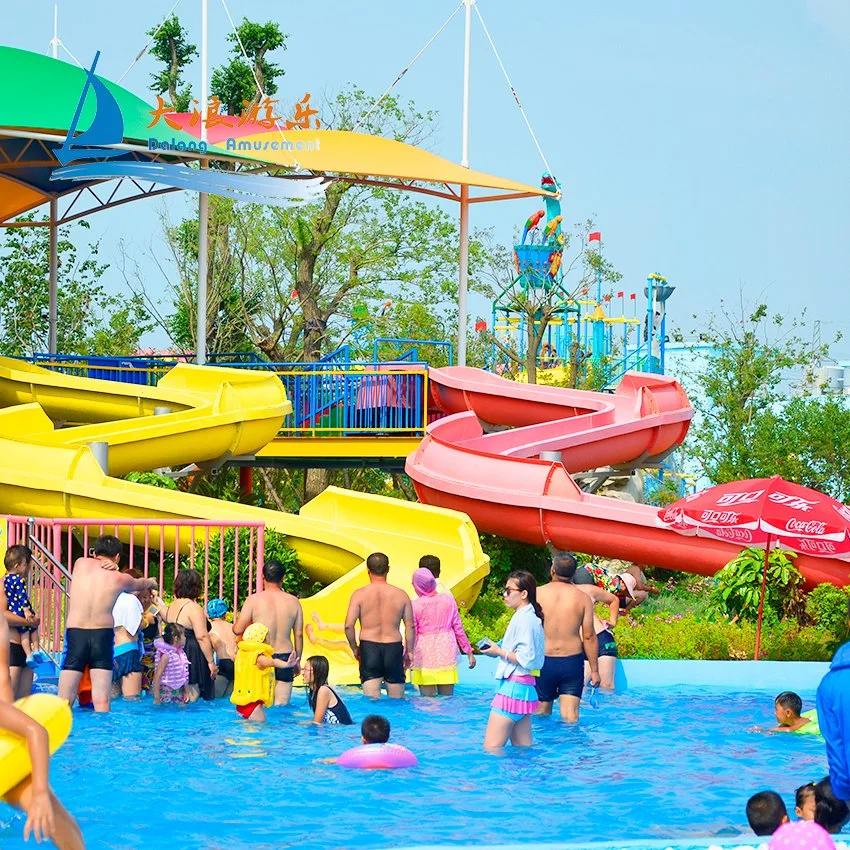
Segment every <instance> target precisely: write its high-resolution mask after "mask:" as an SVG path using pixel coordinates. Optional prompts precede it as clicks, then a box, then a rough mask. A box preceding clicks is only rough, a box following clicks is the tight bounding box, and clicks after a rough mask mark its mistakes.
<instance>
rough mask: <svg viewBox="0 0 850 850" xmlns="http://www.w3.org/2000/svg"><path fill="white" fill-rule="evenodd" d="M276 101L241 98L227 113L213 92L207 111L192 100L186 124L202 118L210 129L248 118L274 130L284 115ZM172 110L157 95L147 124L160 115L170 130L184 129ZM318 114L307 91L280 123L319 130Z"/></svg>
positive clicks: (192, 124) (290, 127) (241, 122)
mask: <svg viewBox="0 0 850 850" xmlns="http://www.w3.org/2000/svg"><path fill="white" fill-rule="evenodd" d="M279 102H280V101H278V100H273V99H272V98H270V97H265V98H263V99H262V100H260V101H248V100H245V101H242V104H243V108H242V112H241V113H240V114H239V115H228V114H227V112H226V111H223V107H224V104H223V103H222V102H221V100H220V99H219V98H218V97H217V96H216V95H213V96H212V97H211V98H210V99H209V102H208V104H207V109H206V110H205V111H206V115H204V114H203V113H202V111H201V110H200V109H198V106H197V104H198V101H197V100H195V101H193V103H195V104H196V105H195V107H194V108H193V109H192V114H191V117H190V118H189V123H188V126H189V127H197V126H198V125H199V124H200V123H201V122H202V121H203V123H204V124H205V125H206V127H207V128H208V129H212V128H213V127H219V126H223V127H243V126H244V125H245V124H247V123H249V122H251V123H254V124H258V125H259V126H261V127H264V128H265V129H267V130H273V129H274V128H275V127H276V126H278V125H279V122H281V121H282V119H283V116H281V115H275V104H277V103H279ZM172 114H174V108H173V107H172V106H170V105H169V104H167V103H166V102H165V101H164V100H163V98H162V96H161V95H157V96H156V108H155V109H152V110H151V111H150V115H151V117H152V119H153V120H152V121H151V123H150V124H148V126H147V129H150V128H151V127H154V126H156V125H157V124H158V123H159V121H160V119H164V120H165V123H166V124H167V125H168V126H169V127H171V129H172V130H180V129H183V127H182V125H181V124H180V123H179V122H177V121H175V120H174V119H173V118H169V115H172ZM318 114H319V110H318V109H313V108H312V107H311V106H310V93H309V92H308V93H307V94H305V95H304V97H302V98H301V100H299V101H298V103H296V104H295V115H294V116H293V117H292V118H291V119H288V120H283V126H284V127H285V128H286V129H287V130H318V129H319V128H320V127H321V126H322V122H321V121H320V120H319V119H318V118H316V117H315V116H316V115H318Z"/></svg>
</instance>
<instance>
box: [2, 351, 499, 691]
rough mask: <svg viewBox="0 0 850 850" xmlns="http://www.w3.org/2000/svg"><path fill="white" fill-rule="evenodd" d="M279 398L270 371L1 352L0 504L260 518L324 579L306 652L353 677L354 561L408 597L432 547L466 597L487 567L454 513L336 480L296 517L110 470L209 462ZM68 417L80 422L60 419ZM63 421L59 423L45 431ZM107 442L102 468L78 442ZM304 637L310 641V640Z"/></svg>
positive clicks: (64, 513)
mask: <svg viewBox="0 0 850 850" xmlns="http://www.w3.org/2000/svg"><path fill="white" fill-rule="evenodd" d="M290 410H291V406H290V403H289V401H288V400H287V398H286V393H285V390H284V388H283V384H282V383H281V381H280V379H279V378H277V377H276V376H275V375H270V374H268V373H262V372H256V371H252V370H247V369H246V370H241V369H223V368H216V367H211V366H200V367H199V366H193V365H188V364H178V365H177V366H175V367H174V368H173V369H172V370H171V371H170V372H169V373H168V374H167V375H166V376H165V377H163V378H162V380H161V381H160V382H159V384H158V386H156V387H147V386H139V385H133V384H123V383H117V382H112V381H101V380H97V379H91V378H79V377H74V376H68V375H63V374H60V373H57V372H52V371H48V370H46V369H41V368H39V367H38V366H33V365H31V364H28V363H23V362H21V361H17V360H12V359H8V358H2V357H0V511H2V512H4V513H9V514H18V515H25V516H41V517H73V518H104V519H107V518H108V519H115V518H127V519H131V518H132V519H169V518H173V519H186V518H191V519H204V520H221V521H228V520H245V521H261V522H263V523H265V525H266V527H267V528H270V529H274V530H275V531H279V532H282V533H283V534H286V535H287V540H288V542H289V544H290V545H291V546H292V547H293V548H294V549H295V551H296V552H297V553H298V557H299V559H300V561H301V563H302V565H303V566H304V567H305V569H306V570H307V572H308V574H309V575H310V577H311V578H312V579H314V580H316V581H320V582H322V583H324V584H327V586H326V587H325V588H324V589H323V590H322V591H321V592H320V593H318V594H316V595H315V596H312V597H310V598H307V599H304V600H302V606H303V609H304V615H305V622H306V623H307V624H310V626H311V628H310V631H309V632H308V637H307V638H305V649H304V654H305V657H307V656H309V655H311V654H321V655H326V656H327V657H328V658H329V659H330V662H331V675H332V680H333V681H334V682H338V683H353V682H356V681H358V676H357V668H356V664H355V662H354V659H353V657H352V655H351V654H350V652H349V651H348V650H347V649H346V648H345V647H344V646H343V645H342V644H341V643H340V642H341V641H344V636H343V635H342V634H339V633H336V632H332V631H328V630H325V631H324V632H320V631H319V630H318V628H317V627H316V624H315V622H314V621H313V618H312V615H313V614H314V613H315V614H317V615H318V617H319V618H320V619H321V620H322V621H323V622H324V623H326V624H339V623H341V622H342V621H343V620H344V618H345V612H346V608H347V606H348V600H349V598H350V596H351V593H352V592H353V591H354V590H355V589H356V588H358V587H361V586H362V585H364V584H366V582H367V577H366V571H365V565H364V563H363V562H364V560H365V559H366V557H367V556H368V555H369V554H370V553H371V552H375V551H380V552H384V553H386V554H387V555H388V556H389V559H390V567H391V569H390V581H391V582H393V583H394V584H397V585H399V586H401V587H403V588H405V589H406V590H407V591H408V592H409V593H411V595H412V585H411V577H412V574H413V571H414V570H415V569H416V567H417V565H418V561H419V558H420V556H421V555H424V554H433V555H437V556H439V558H440V559H441V561H442V563H443V570H442V576H441V578H442V581H443V582H444V583H445V584H446V585H447V586H448V587H450V588H451V590H452V592H453V593H454V595H455V597H456V598H457V599H458V601H459V602H460V603H463V604H465V605H471V604H472V603H473V602H474V601H475V599H476V597H477V596H478V593H479V591H480V589H481V584H482V582H483V580H484V577H485V576H486V575H487V573H488V572H489V559H488V558H487V556H486V555H485V554H484V553H483V551H482V550H481V545H480V542H479V539H478V534H477V532H476V530H475V526H474V525H473V524H472V522H471V520H470V519H469V517H467V516H466V515H465V514H461V513H457V512H455V511H449V510H444V509H441V508H433V507H429V506H425V505H419V504H416V503H411V502H405V501H402V500H400V499H389V498H384V497H381V496H373V495H368V494H364V493H354V492H351V491H348V490H342V489H338V488H335V487H330V488H328V489H327V490H326V491H325V492H324V493H322V494H321V495H320V496H318V497H316V498H315V499H313V500H312V501H311V502H309V503H308V504H306V505H304V506H303V508H302V509H301V511H300V513H299V514H298V515H294V514H285V513H280V512H278V511H271V510H267V509H264V508H256V507H252V506H249V505H241V504H237V503H233V502H223V501H220V500H217V499H210V498H206V497H203V496H195V495H192V494H187V493H179V492H175V491H170V490H163V489H158V488H156V487H151V486H148V485H145V484H134V483H130V482H128V481H124V480H122V479H120V478H117V477H113V476H119V475H124V474H126V473H127V472H130V471H146V470H151V469H155V468H157V467H162V466H179V465H183V464H188V463H193V462H194V463H199V464H200V463H211V464H220V463H223V462H225V461H226V460H227V459H228V458H230V457H235V456H239V455H246V454H251V453H253V452H256V451H257V450H259V449H261V448H262V447H263V446H265V445H267V444H268V443H269V442H271V441H272V440H273V439H274V437H275V435H276V434H277V432H278V429H279V428H280V426H281V423H282V421H283V418H284V416H285V415H286V414H287V413H289V412H290ZM68 423H82V424H73V425H68ZM57 425H59V426H62V425H66V426H67V427H57ZM91 442H106V443H108V445H109V474H107V473H105V472H104V471H103V470H102V469H101V468H100V466H99V465H98V463H97V461H96V460H95V457H94V455H93V454H92V452H91V449H90V448H89V447H88V444H89V443H91ZM309 634H312V635H313V637H315V638H316V641H317V643H316V644H314V643H313V642H312V641H311V640H310V638H309Z"/></svg>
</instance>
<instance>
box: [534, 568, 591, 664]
mask: <svg viewBox="0 0 850 850" xmlns="http://www.w3.org/2000/svg"><path fill="white" fill-rule="evenodd" d="M537 601H538V602H539V603H540V606H541V607H542V608H543V615H544V620H543V632H544V634H545V636H546V655H548V656H553V657H566V656H570V655H577V654H578V653H580V652H582V642H581V624H582V620H583V619H584V616H585V612H586V610H587V609H588V607H590V608H592V603H591V601H590V599H589V598H588V597H587V596H585V594H583V593H582V592H581V591H580V590H578V589H577V588H575V587H573V586H572V585H571V584H567V583H566V582H560V581H553V582H550V583H549V584H544V585H543V587H540V588H538V589H537Z"/></svg>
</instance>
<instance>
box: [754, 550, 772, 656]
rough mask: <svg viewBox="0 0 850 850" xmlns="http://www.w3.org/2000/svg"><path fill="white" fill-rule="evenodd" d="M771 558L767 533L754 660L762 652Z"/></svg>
mask: <svg viewBox="0 0 850 850" xmlns="http://www.w3.org/2000/svg"><path fill="white" fill-rule="evenodd" d="M769 558H770V535H769V534H768V535H767V543H766V545H765V547H764V570H763V571H762V576H761V596H760V598H759V614H758V620H757V621H756V651H755V654H754V657H753V660H754V661H758V660H759V657H760V654H761V624H762V620H763V619H764V593H765V590H766V588H767V565H768V560H769Z"/></svg>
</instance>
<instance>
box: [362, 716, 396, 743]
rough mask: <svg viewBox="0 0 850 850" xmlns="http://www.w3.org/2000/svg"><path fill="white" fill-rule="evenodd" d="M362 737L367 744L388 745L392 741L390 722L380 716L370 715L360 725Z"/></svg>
mask: <svg viewBox="0 0 850 850" xmlns="http://www.w3.org/2000/svg"><path fill="white" fill-rule="evenodd" d="M360 735H361V736H362V738H363V740H364V741H365V742H366V743H367V744H386V743H387V741H389V739H390V721H389V720H387V718H386V717H382V716H381V715H380V714H368V715H366V717H364V718H363V722H362V723H361V724H360Z"/></svg>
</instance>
